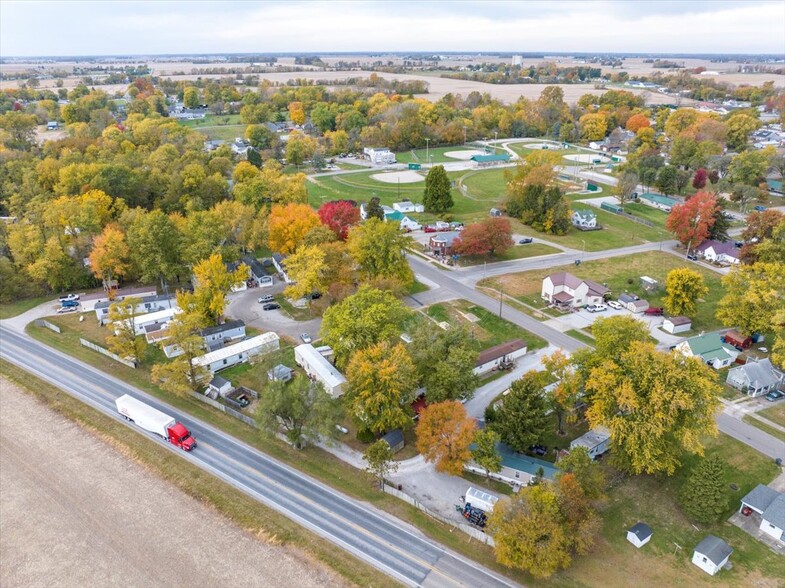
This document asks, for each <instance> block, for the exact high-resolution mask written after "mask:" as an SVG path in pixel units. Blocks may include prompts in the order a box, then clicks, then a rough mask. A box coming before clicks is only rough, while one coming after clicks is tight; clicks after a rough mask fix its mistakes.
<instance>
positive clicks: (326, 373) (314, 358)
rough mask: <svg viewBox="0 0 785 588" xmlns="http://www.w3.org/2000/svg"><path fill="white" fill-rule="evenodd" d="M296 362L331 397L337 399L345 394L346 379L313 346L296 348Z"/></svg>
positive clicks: (307, 345) (308, 344) (305, 345)
mask: <svg viewBox="0 0 785 588" xmlns="http://www.w3.org/2000/svg"><path fill="white" fill-rule="evenodd" d="M294 360H295V361H296V362H297V365H299V366H300V367H301V368H303V370H305V373H306V374H307V375H308V377H309V378H311V379H312V380H316V381H318V382H321V383H322V385H323V386H324V389H325V390H326V391H327V393H328V394H329V395H330V396H332V397H333V398H337V397H338V396H341V395H342V394H343V387H344V384H346V378H344V376H343V374H342V373H341V372H339V371H338V370H337V369H336V368H335V366H334V365H332V364H331V363H330V362H329V361H327V360H326V359H325V358H324V356H323V355H322V354H321V353H319V352H318V351H317V350H316V349H315V348H314V346H313V345H311V344H310V343H306V344H304V345H298V346H297V347H295V348H294Z"/></svg>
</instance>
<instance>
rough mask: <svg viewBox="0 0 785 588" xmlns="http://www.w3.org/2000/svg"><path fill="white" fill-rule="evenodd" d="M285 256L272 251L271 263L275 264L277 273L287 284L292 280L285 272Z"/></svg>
mask: <svg viewBox="0 0 785 588" xmlns="http://www.w3.org/2000/svg"><path fill="white" fill-rule="evenodd" d="M285 259H286V256H285V255H281V254H280V253H273V265H274V266H275V269H276V271H277V272H278V275H279V276H280V277H281V279H282V280H283V281H284V282H286V283H287V284H291V283H292V281H291V280H290V279H289V276H288V275H287V273H286V263H285V261H284V260H285Z"/></svg>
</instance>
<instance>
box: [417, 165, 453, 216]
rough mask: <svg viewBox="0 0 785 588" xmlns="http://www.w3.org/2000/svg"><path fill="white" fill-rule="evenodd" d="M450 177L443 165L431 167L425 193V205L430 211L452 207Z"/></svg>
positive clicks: (426, 179) (442, 210)
mask: <svg viewBox="0 0 785 588" xmlns="http://www.w3.org/2000/svg"><path fill="white" fill-rule="evenodd" d="M450 188H451V186H450V178H448V177H447V172H446V171H444V166H443V165H437V166H435V167H432V168H431V171H429V172H428V175H427V176H426V177H425V194H424V195H423V199H422V201H423V205H424V206H425V210H427V211H428V212H437V213H439V212H446V211H448V210H449V209H451V208H452V205H453V202H452V194H450Z"/></svg>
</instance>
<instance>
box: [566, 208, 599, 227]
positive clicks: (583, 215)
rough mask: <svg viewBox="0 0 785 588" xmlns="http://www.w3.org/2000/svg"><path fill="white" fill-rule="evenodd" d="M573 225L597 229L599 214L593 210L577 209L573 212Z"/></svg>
mask: <svg viewBox="0 0 785 588" xmlns="http://www.w3.org/2000/svg"><path fill="white" fill-rule="evenodd" d="M572 225H573V226H574V227H578V228H581V229H596V228H597V215H596V214H594V213H593V212H592V211H591V210H586V209H583V210H576V211H574V212H573V213H572Z"/></svg>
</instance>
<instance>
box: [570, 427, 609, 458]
mask: <svg viewBox="0 0 785 588" xmlns="http://www.w3.org/2000/svg"><path fill="white" fill-rule="evenodd" d="M610 445H611V435H610V433H609V432H608V431H607V430H606V429H603V428H599V427H598V428H596V429H592V430H591V431H587V432H585V433H584V434H583V435H581V436H580V437H578V438H577V439H573V440H572V442H570V449H575V448H576V447H585V448H586V450H587V451H588V453H589V457H591V458H592V459H594V458H596V457H597V456H598V455H602V454H603V453H605V452H606V451H608V449H610Z"/></svg>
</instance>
